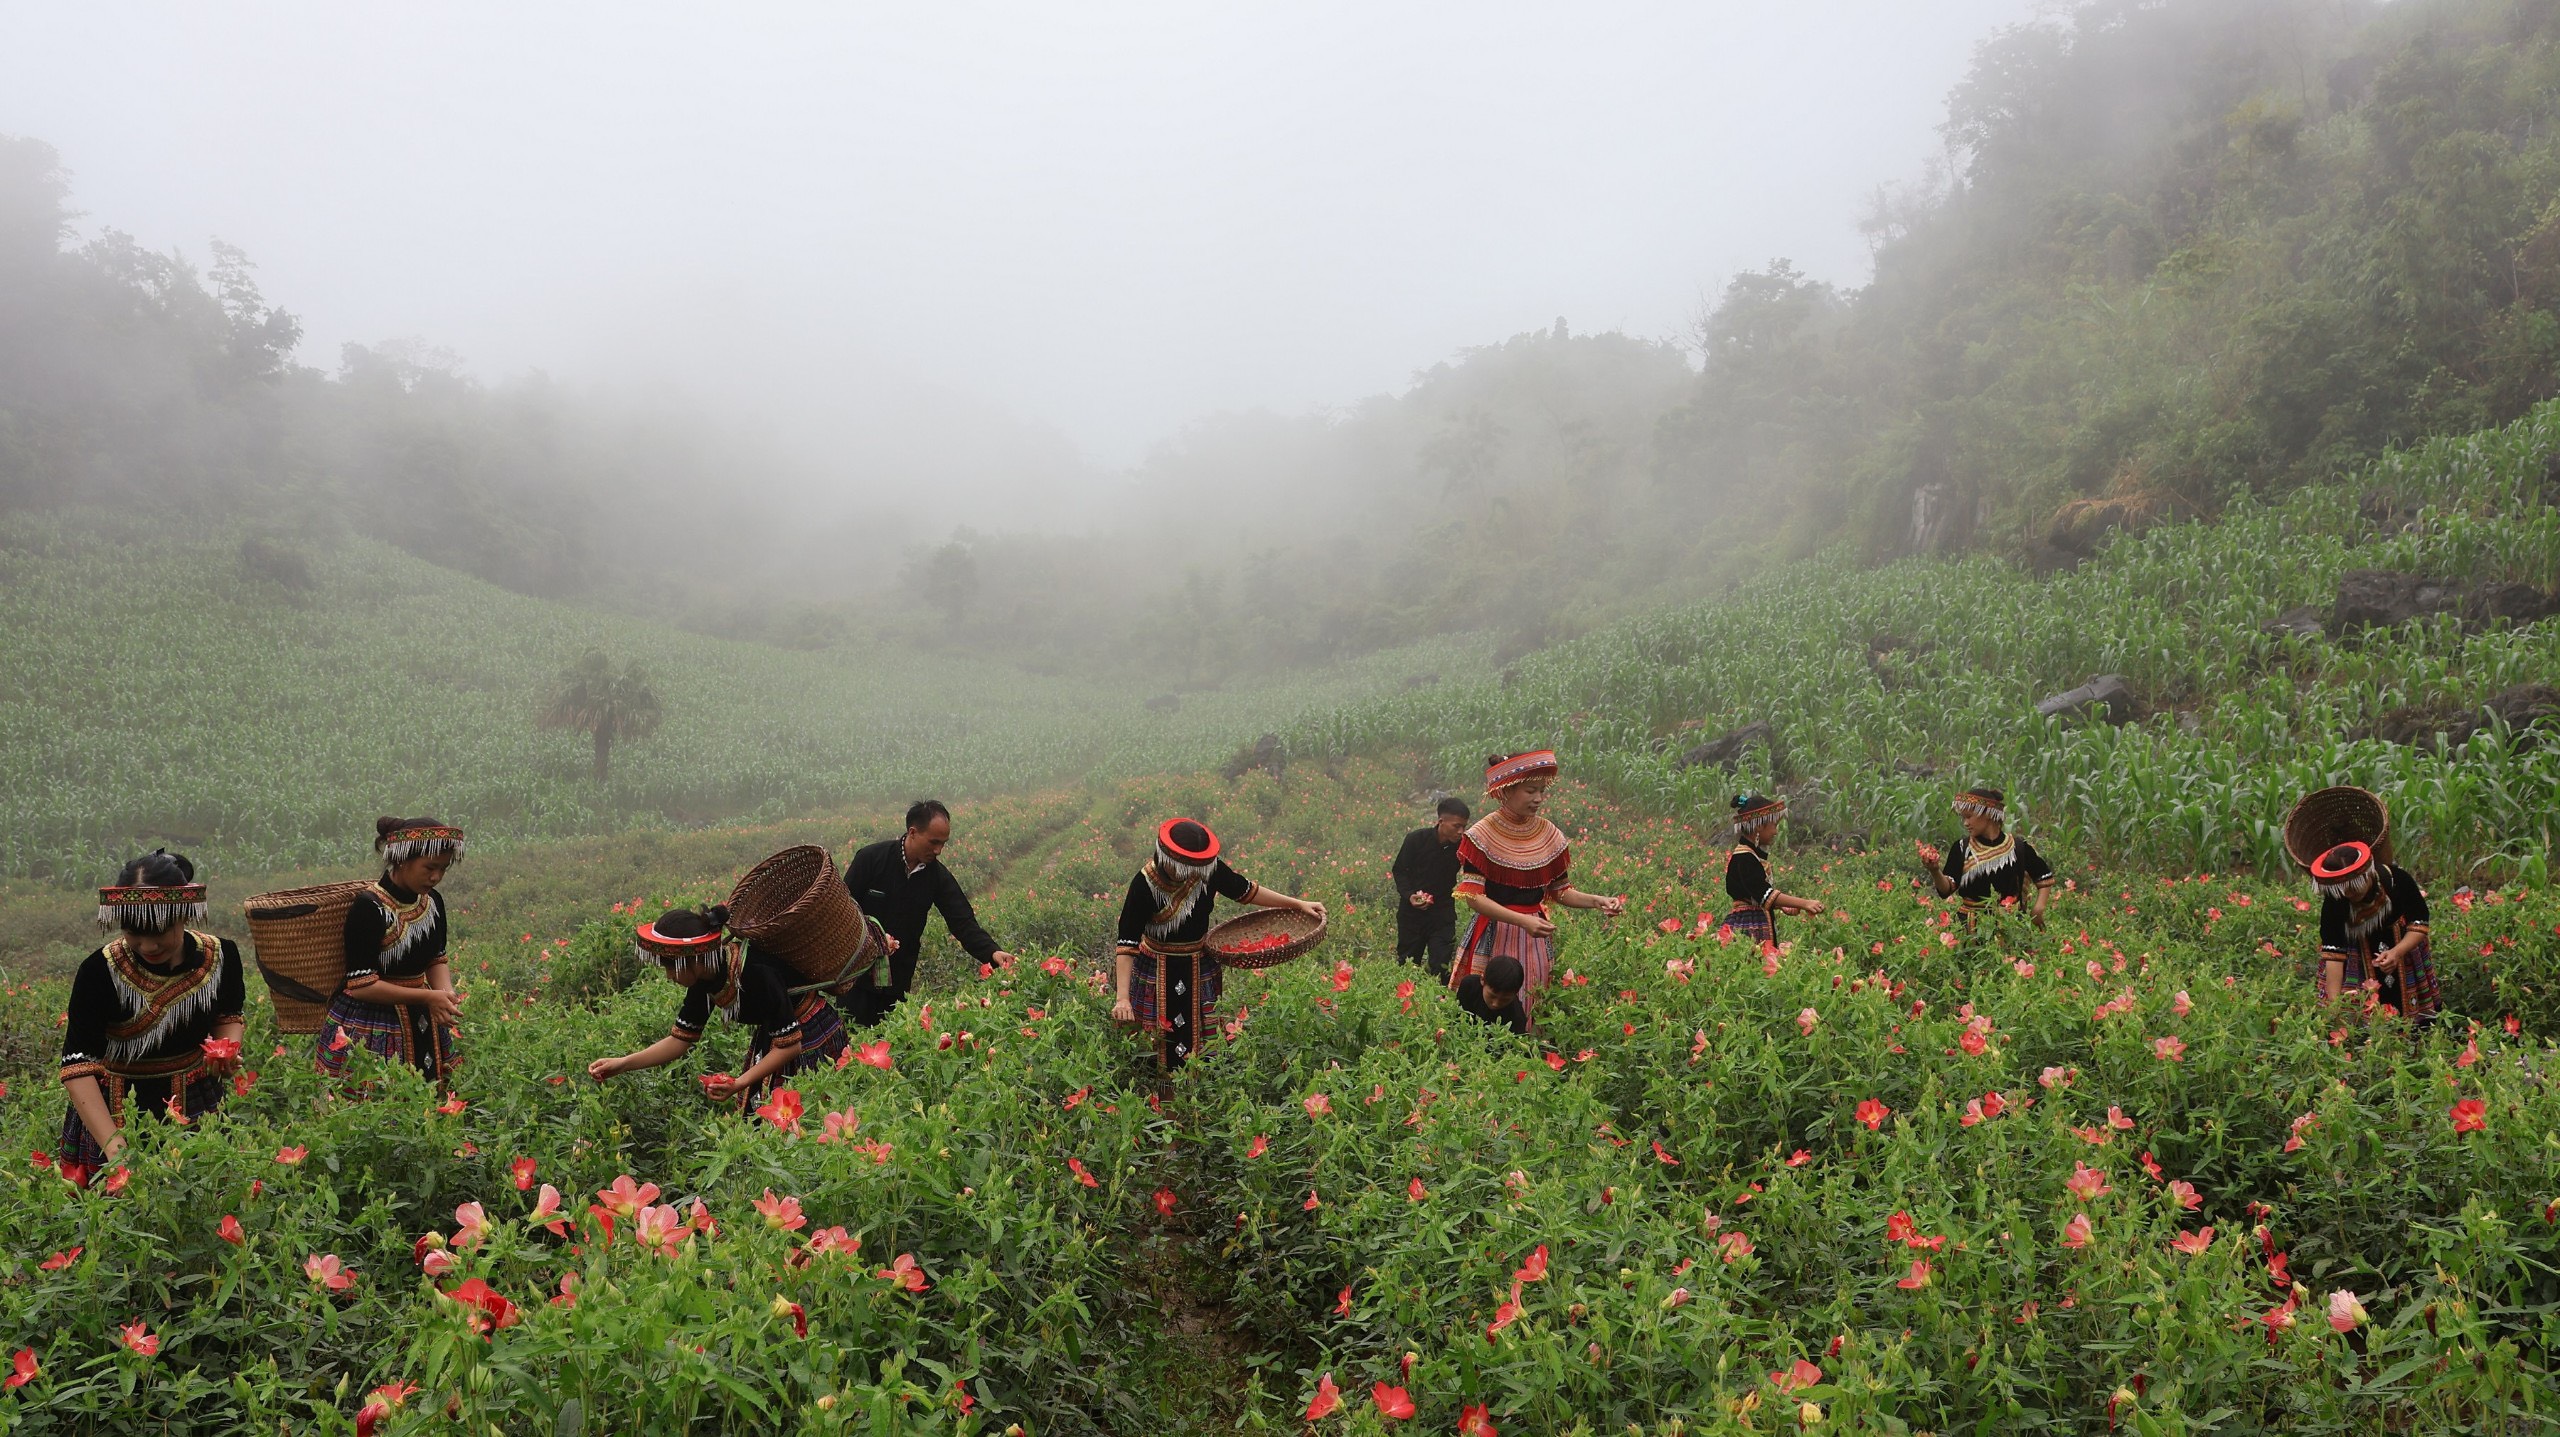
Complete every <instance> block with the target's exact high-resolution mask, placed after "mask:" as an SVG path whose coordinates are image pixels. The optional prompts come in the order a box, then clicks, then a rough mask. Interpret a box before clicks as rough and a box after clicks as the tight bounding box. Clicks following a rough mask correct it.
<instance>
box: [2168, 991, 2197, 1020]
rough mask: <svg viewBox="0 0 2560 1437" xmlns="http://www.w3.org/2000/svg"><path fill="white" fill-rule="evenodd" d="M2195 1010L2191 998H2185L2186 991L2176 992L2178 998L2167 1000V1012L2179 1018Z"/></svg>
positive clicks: (2194, 1004)
mask: <svg viewBox="0 0 2560 1437" xmlns="http://www.w3.org/2000/svg"><path fill="white" fill-rule="evenodd" d="M2195 1010H2196V1002H2195V1000H2194V999H2193V998H2190V997H2188V996H2187V990H2186V989H2184V988H2181V989H2179V990H2178V996H2176V997H2175V998H2172V999H2170V1000H2169V1011H2170V1012H2172V1013H2175V1014H2177V1015H2178V1016H2179V1017H2181V1018H2183V1017H2185V1016H2187V1015H2188V1014H2189V1013H2192V1012H2194V1011H2195Z"/></svg>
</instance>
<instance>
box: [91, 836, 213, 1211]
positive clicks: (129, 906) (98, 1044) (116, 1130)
mask: <svg viewBox="0 0 2560 1437" xmlns="http://www.w3.org/2000/svg"><path fill="white" fill-rule="evenodd" d="M195 877H196V870H195V865H194V864H192V863H189V862H188V861H187V859H186V857H185V855H183V854H176V853H170V852H168V851H167V850H165V849H163V850H158V851H155V852H152V853H149V854H145V855H144V856H142V857H140V858H137V859H135V860H134V861H132V862H131V863H128V864H126V865H125V866H124V868H123V869H122V870H121V871H120V872H118V873H117V874H116V881H115V882H114V883H113V884H111V885H109V886H107V887H105V888H101V889H99V890H98V921H99V922H100V923H102V924H107V925H111V926H113V927H114V928H115V929H116V930H117V932H116V936H115V938H114V939H112V940H110V941H109V942H108V943H107V945H106V946H105V947H103V948H100V949H99V950H98V951H97V952H95V953H92V954H90V955H89V956H88V957H86V958H84V959H82V960H81V962H80V968H79V971H78V972H77V973H75V974H74V975H73V976H72V979H71V1002H70V1006H69V1008H68V1009H67V1010H66V1011H65V1012H64V1014H63V1024H62V1086H63V1087H64V1089H66V1090H67V1096H68V1097H69V1099H70V1110H69V1111H68V1112H66V1113H64V1114H63V1118H62V1136H61V1138H60V1140H59V1141H58V1142H57V1143H56V1144H55V1145H54V1155H55V1158H56V1160H57V1161H58V1162H59V1163H60V1164H61V1168H62V1175H63V1176H64V1177H66V1178H69V1179H70V1180H71V1181H72V1182H74V1183H76V1184H78V1185H80V1186H82V1187H86V1186H88V1183H89V1179H90V1178H92V1177H94V1176H95V1175H96V1174H97V1172H98V1170H99V1169H100V1168H102V1167H104V1166H105V1165H106V1164H108V1163H110V1162H112V1161H114V1160H115V1158H116V1157H117V1155H118V1154H120V1153H122V1152H123V1151H124V1124H125V1122H126V1120H127V1119H128V1118H129V1117H130V1116H131V1114H132V1113H134V1112H137V1111H138V1112H142V1113H146V1114H149V1115H150V1116H152V1117H155V1118H159V1117H174V1118H177V1119H178V1120H180V1121H182V1122H183V1121H185V1120H187V1119H190V1118H196V1117H201V1116H203V1115H204V1114H206V1113H209V1112H212V1111H213V1110H214V1109H215V1108H216V1107H219V1106H220V1105H221V1103H222V1099H223V1091H224V1088H225V1086H226V1085H225V1083H224V1081H223V1080H224V1079H226V1078H228V1077H229V1076H230V1075H231V1073H232V1070H233V1069H235V1068H237V1067H238V1066H239V1063H240V1033H241V1029H242V1027H243V1026H244V1025H243V1021H242V1012H243V1010H244V1008H245V1007H246V1001H245V1000H246V997H247V994H246V993H245V992H244V991H243V989H242V986H241V979H240V950H239V948H238V947H237V946H236V945H234V944H233V943H232V942H231V940H230V939H228V938H216V937H214V936H213V935H212V934H210V933H200V932H194V931H191V930H190V929H188V927H187V926H186V925H187V924H188V923H189V922H191V921H198V920H201V919H202V918H203V917H204V916H205V902H204V885H203V884H201V883H198V882H196V881H195Z"/></svg>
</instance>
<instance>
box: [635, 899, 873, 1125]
mask: <svg viewBox="0 0 2560 1437" xmlns="http://www.w3.org/2000/svg"><path fill="white" fill-rule="evenodd" d="M728 924H729V910H728V909H727V908H726V907H724V906H722V905H719V904H713V905H712V906H711V907H709V908H707V909H704V910H702V911H700V912H696V911H694V910H692V909H689V908H678V909H673V910H671V911H669V912H667V913H663V914H660V915H659V916H658V920H657V921H656V922H654V923H643V924H641V925H640V928H639V930H638V931H637V932H635V933H634V934H632V942H633V943H634V945H635V946H637V947H638V948H639V950H640V951H641V953H643V954H645V955H646V956H648V957H650V958H654V959H656V960H657V963H658V971H659V972H661V973H664V974H666V975H667V979H668V981H669V982H672V983H674V984H676V985H677V986H679V987H681V988H683V989H684V990H685V992H684V1006H682V1007H681V1008H678V1009H677V1010H676V1023H675V1027H674V1028H673V1029H672V1030H670V1031H669V1032H668V1034H667V1036H665V1037H663V1038H660V1039H659V1040H658V1041H656V1042H654V1043H651V1044H650V1045H649V1046H648V1047H645V1048H643V1049H641V1050H640V1051H639V1052H636V1053H626V1054H624V1055H623V1056H621V1057H619V1058H598V1059H596V1060H595V1061H594V1062H592V1063H589V1064H588V1065H587V1076H588V1077H590V1078H593V1079H595V1080H596V1081H597V1082H599V1083H601V1082H603V1081H604V1080H605V1079H607V1078H610V1077H612V1076H614V1075H615V1074H616V1073H636V1072H639V1071H640V1070H642V1069H644V1068H660V1067H664V1066H666V1065H667V1064H669V1063H672V1062H674V1061H675V1060H677V1059H678V1058H681V1057H683V1056H684V1055H686V1054H687V1053H690V1052H692V1051H693V1045H694V1044H695V1043H696V1042H698V1041H700V1039H701V1037H702V1030H703V1029H704V1027H706V1026H707V1025H709V1023H710V1021H711V1014H712V1011H713V1010H714V1009H717V1010H718V1011H719V1012H720V1013H721V1014H722V1015H723V1016H725V1017H726V1018H728V1019H729V1020H730V1021H731V1022H733V1023H744V1024H747V1025H748V1026H749V1027H751V1028H752V1029H754V1030H755V1036H754V1037H753V1038H751V1039H750V1040H749V1041H748V1043H747V1066H746V1071H744V1072H742V1073H740V1074H738V1076H736V1077H734V1078H732V1077H730V1076H729V1075H727V1074H725V1073H714V1074H712V1075H711V1076H710V1077H707V1078H704V1079H703V1080H702V1088H703V1091H704V1092H706V1093H709V1094H710V1095H711V1097H712V1098H713V1099H714V1100H715V1101H725V1102H734V1103H735V1104H736V1105H737V1107H738V1108H739V1110H740V1111H744V1110H745V1109H747V1108H748V1107H750V1106H752V1105H753V1104H754V1102H755V1101H756V1099H758V1098H760V1097H762V1096H763V1095H764V1093H765V1091H766V1090H767V1089H769V1088H771V1087H772V1086H773V1085H774V1084H775V1083H776V1082H778V1081H779V1080H781V1079H783V1078H787V1077H790V1076H791V1075H792V1074H794V1073H797V1072H799V1071H800V1070H801V1069H803V1068H808V1067H814V1066H816V1065H818V1064H820V1063H832V1062H835V1061H836V1060H837V1059H839V1058H841V1057H843V1056H844V1052H845V1046H846V1044H845V1033H844V1020H843V1019H842V1018H841V1017H840V1016H838V1015H837V1012H836V1007H835V1004H833V1003H831V1002H829V1001H828V1000H827V996H826V995H825V994H824V993H815V992H812V993H798V994H795V993H793V992H792V991H791V989H792V988H793V987H794V986H795V985H797V984H798V983H799V982H800V975H799V973H798V972H797V971H795V970H794V969H792V968H791V967H790V966H789V965H787V964H785V963H783V962H781V961H780V960H778V959H775V958H771V957H769V956H767V955H766V954H764V953H762V952H760V951H758V950H757V949H756V948H755V946H754V945H752V944H748V945H743V946H742V945H741V944H740V943H739V942H738V940H736V939H734V938H731V937H730V936H729V934H728V931H727V930H728Z"/></svg>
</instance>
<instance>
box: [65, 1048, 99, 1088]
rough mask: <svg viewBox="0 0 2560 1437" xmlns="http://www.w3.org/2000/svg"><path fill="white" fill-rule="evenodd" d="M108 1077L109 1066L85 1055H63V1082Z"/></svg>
mask: <svg viewBox="0 0 2560 1437" xmlns="http://www.w3.org/2000/svg"><path fill="white" fill-rule="evenodd" d="M106 1075H107V1065H106V1064H104V1063H101V1062H99V1061H98V1060H97V1059H95V1058H92V1057H90V1056H88V1055H87V1054H85V1053H78V1054H69V1053H67V1054H64V1055H63V1059H62V1081H64V1082H66V1083H67V1082H70V1081H71V1080H72V1079H74V1078H103V1077H105V1076H106Z"/></svg>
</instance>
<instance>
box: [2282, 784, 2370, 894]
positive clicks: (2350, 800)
mask: <svg viewBox="0 0 2560 1437" xmlns="http://www.w3.org/2000/svg"><path fill="white" fill-rule="evenodd" d="M2341 843H2364V844H2370V845H2372V847H2373V856H2374V857H2376V858H2378V859H2380V860H2382V861H2383V862H2385V863H2389V862H2390V861H2391V807H2390V805H2388V804H2386V803H2384V802H2383V801H2382V795H2380V794H2378V793H2374V792H2372V791H2370V790H2368V789H2361V788H2355V787H2352V786H2341V787H2338V788H2324V789H2320V790H2319V791H2317V792H2314V793H2307V794H2304V795H2303V796H2302V801H2301V802H2300V803H2297V804H2295V805H2294V806H2293V812H2291V813H2289V814H2286V815H2285V819H2284V851H2285V852H2286V853H2287V854H2288V855H2290V856H2291V857H2292V859H2293V861H2294V863H2295V864H2296V865H2298V866H2299V867H2301V868H2302V870H2303V871H2304V872H2306V873H2307V872H2309V871H2310V869H2311V865H2312V863H2313V862H2314V861H2315V860H2317V859H2318V858H2319V857H2320V855H2321V854H2323V853H2326V852H2328V851H2329V850H2330V849H2332V848H2335V847H2337V846H2338V845H2339V844H2341Z"/></svg>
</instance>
